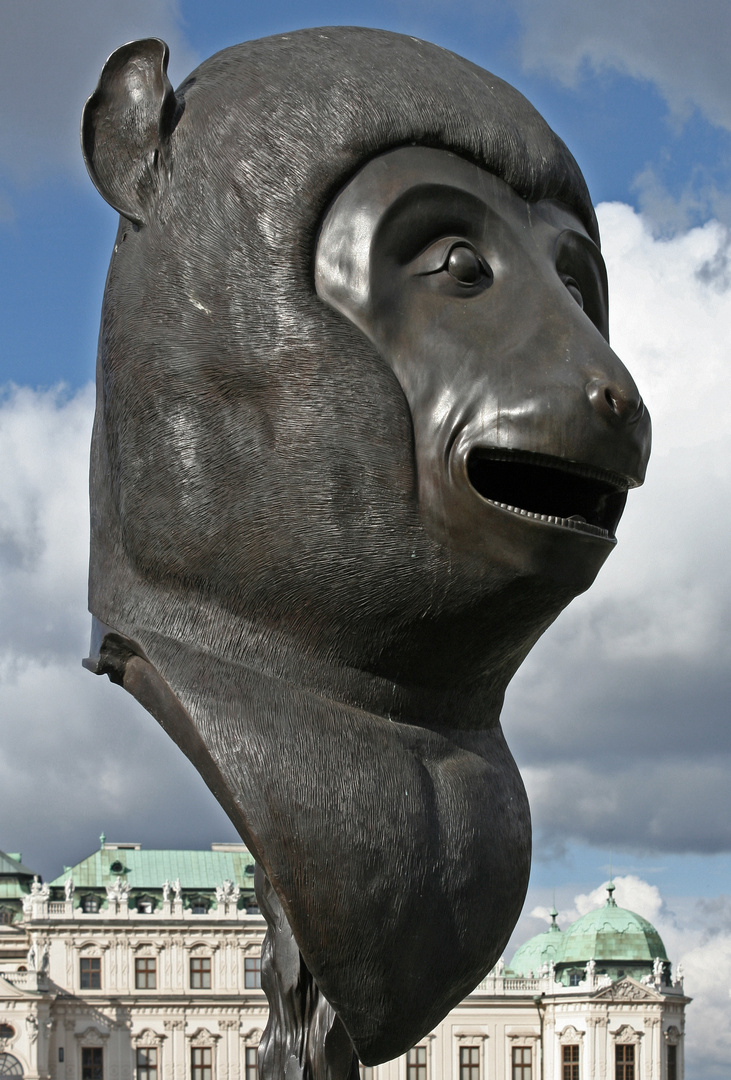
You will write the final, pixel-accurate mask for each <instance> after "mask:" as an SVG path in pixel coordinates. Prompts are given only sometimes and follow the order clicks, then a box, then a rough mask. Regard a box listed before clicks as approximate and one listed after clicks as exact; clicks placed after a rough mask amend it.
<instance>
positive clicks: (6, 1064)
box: [0, 1054, 23, 1077]
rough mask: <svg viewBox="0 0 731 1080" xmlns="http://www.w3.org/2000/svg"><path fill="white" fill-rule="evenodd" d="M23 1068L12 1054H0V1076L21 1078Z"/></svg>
mask: <svg viewBox="0 0 731 1080" xmlns="http://www.w3.org/2000/svg"><path fill="white" fill-rule="evenodd" d="M22 1075H23V1066H22V1065H21V1064H20V1062H19V1061H18V1059H17V1058H16V1057H13V1055H12V1054H0V1076H18V1077H20V1076H22Z"/></svg>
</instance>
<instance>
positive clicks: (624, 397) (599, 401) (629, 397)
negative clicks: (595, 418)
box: [586, 379, 645, 424]
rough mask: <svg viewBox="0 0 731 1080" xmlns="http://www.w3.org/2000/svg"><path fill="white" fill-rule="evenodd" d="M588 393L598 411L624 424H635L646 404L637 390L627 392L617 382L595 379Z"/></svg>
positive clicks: (588, 387)
mask: <svg viewBox="0 0 731 1080" xmlns="http://www.w3.org/2000/svg"><path fill="white" fill-rule="evenodd" d="M586 393H587V396H588V398H589V401H591V403H592V405H593V406H594V408H595V409H596V410H597V412H599V413H601V414H602V415H604V416H606V417H608V418H610V419H613V420H618V421H620V422H621V423H624V424H633V423H636V422H637V420H639V418H640V417H641V416H642V413H643V412H644V409H645V406H644V404H643V402H642V398H641V397H640V396H639V394H638V393H637V391H636V390H635V391H634V393H626V392H625V391H624V390H621V389H620V388H619V387H618V386H617V385H616V384H613V383H606V382H604V381H603V380H600V379H594V380H593V381H592V382H590V383H589V384H588V386H587V388H586Z"/></svg>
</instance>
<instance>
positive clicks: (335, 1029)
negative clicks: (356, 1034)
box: [254, 865, 359, 1080]
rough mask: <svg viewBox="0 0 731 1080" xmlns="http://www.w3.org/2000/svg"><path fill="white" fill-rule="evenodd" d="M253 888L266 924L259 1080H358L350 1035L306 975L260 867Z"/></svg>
mask: <svg viewBox="0 0 731 1080" xmlns="http://www.w3.org/2000/svg"><path fill="white" fill-rule="evenodd" d="M254 883H255V889H256V898H257V902H258V904H259V910H260V911H261V913H262V915H263V916H264V918H265V919H266V923H267V932H266V936H265V938H264V943H263V945H262V948H261V985H262V989H263V990H264V993H265V994H266V996H267V1001H268V1002H269V1020H268V1022H267V1026H266V1030H265V1031H264V1034H263V1036H262V1039H261V1043H260V1044H259V1080H358V1077H359V1070H358V1058H357V1057H356V1054H355V1051H354V1050H353V1044H352V1043H351V1041H350V1038H349V1036H348V1033H347V1031H346V1030H345V1028H344V1027H343V1024H342V1022H341V1020H340V1019H339V1017H338V1016H337V1015H336V1013H335V1010H334V1009H333V1007H332V1005H331V1004H330V1002H329V1001H328V1000H327V999H326V998H325V997H324V996H323V994H322V993H321V992H320V989H319V987H318V986H317V983H316V982H315V980H314V979H313V978H312V975H311V974H310V972H309V971H308V970H307V967H306V965H305V962H304V960H303V959H302V954H301V953H300V951H299V948H298V947H297V942H296V941H295V939H294V935H293V934H292V931H291V929H290V926H289V923H288V922H287V917H286V915H285V914H284V911H283V910H282V906H281V904H280V903H279V899H278V897H277V894H276V893H275V891H274V889H273V888H272V886H271V883H270V882H269V879H268V878H267V876H266V875H265V873H264V871H263V870H262V869H261V867H259V866H258V865H257V867H256V874H255V878H254Z"/></svg>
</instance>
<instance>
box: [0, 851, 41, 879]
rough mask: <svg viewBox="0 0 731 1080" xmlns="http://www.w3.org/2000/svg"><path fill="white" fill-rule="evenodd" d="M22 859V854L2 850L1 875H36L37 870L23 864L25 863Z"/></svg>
mask: <svg viewBox="0 0 731 1080" xmlns="http://www.w3.org/2000/svg"><path fill="white" fill-rule="evenodd" d="M20 860H21V856H20V855H14V854H13V855H11V854H7V855H6V854H5V852H4V851H0V876H2V877H5V875H9V876H10V877H29V878H33V877H35V870H30V869H29V868H28V867H27V866H23V863H22V862H21V861H20Z"/></svg>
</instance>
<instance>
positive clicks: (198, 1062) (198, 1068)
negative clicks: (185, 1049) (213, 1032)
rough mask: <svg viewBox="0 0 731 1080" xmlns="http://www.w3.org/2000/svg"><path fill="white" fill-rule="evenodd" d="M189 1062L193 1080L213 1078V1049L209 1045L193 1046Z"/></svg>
mask: <svg viewBox="0 0 731 1080" xmlns="http://www.w3.org/2000/svg"><path fill="white" fill-rule="evenodd" d="M190 1064H191V1072H192V1075H193V1080H213V1050H212V1049H211V1047H210V1046H194V1047H193V1048H192V1050H191V1052H190Z"/></svg>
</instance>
